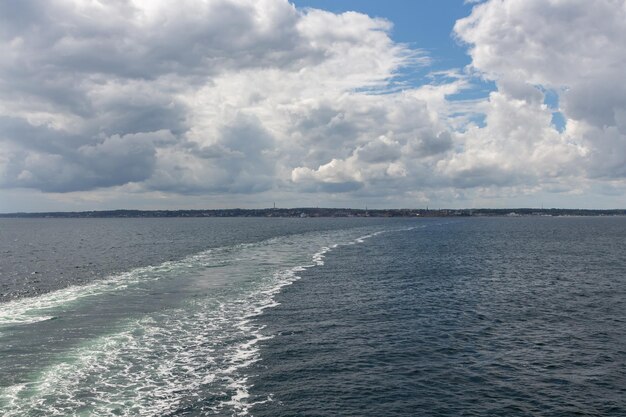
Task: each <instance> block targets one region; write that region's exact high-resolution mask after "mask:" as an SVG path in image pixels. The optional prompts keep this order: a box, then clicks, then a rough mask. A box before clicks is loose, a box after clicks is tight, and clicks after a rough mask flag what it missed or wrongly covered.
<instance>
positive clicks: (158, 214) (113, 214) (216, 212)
mask: <svg viewBox="0 0 626 417" xmlns="http://www.w3.org/2000/svg"><path fill="white" fill-rule="evenodd" d="M624 215H626V210H624V209H611V210H593V209H555V208H551V209H536V208H509V209H488V208H481V209H437V210H429V209H378V210H365V209H350V208H311V207H302V208H264V209H239V208H236V209H212V210H98V211H68V212H61V211H59V212H40V213H0V218H163V217H293V218H305V217H488V216H508V217H521V216H624Z"/></svg>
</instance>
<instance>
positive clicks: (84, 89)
mask: <svg viewBox="0 0 626 417" xmlns="http://www.w3.org/2000/svg"><path fill="white" fill-rule="evenodd" d="M625 21H626V2H624V1H623V0H619V1H618V0H598V1H597V2H594V3H593V5H591V3H589V2H586V1H582V0H581V1H569V2H563V1H557V0H548V1H545V0H489V1H485V2H477V4H476V5H475V6H474V7H473V10H472V12H471V14H470V15H469V16H468V17H466V18H464V19H461V20H459V21H458V22H457V24H456V26H455V27H454V36H455V37H456V38H457V39H458V40H459V42H461V43H462V44H464V45H466V46H467V48H468V52H469V54H470V57H471V60H472V61H471V65H470V66H469V67H468V68H466V69H465V70H464V71H461V70H459V69H451V70H450V71H446V72H445V74H443V75H442V74H436V73H433V74H431V77H430V78H427V79H425V80H424V85H421V86H406V87H405V88H404V89H402V90H397V89H395V88H391V87H392V84H393V82H394V77H395V76H396V75H397V74H398V73H399V72H400V71H402V70H403V69H406V68H409V67H411V66H415V65H418V66H420V65H421V66H427V65H428V64H429V62H430V61H429V60H430V58H429V57H428V56H426V55H425V54H424V53H423V52H422V51H420V50H417V49H411V48H409V47H408V46H407V45H403V44H399V43H396V42H394V41H393V40H392V39H391V37H390V30H391V29H392V22H389V21H387V20H384V19H379V18H373V17H370V16H367V15H364V14H360V13H357V12H347V13H342V14H336V13H330V12H327V11H323V10H316V9H297V8H296V7H295V6H293V5H292V4H290V3H289V2H288V1H287V0H261V1H253V0H207V1H196V0H185V1H182V2H176V3H174V2H168V1H156V0H151V1H148V0H145V1H142V0H128V1H115V2H107V3H99V2H92V1H87V0H58V1H51V2H43V3H42V2H37V1H34V0H25V1H19V2H2V3H0V53H1V54H2V56H3V59H2V60H0V149H1V150H2V152H1V153H0V187H2V188H5V189H8V188H29V189H34V190H39V191H43V192H49V193H67V192H74V191H83V192H85V191H89V190H94V189H99V190H104V189H109V190H113V189H115V187H127V188H129V189H132V190H133V192H134V193H139V194H140V193H146V194H149V193H166V194H187V195H214V194H219V195H226V194H255V193H267V192H269V193H277V194H281V195H294V196H297V195H311V193H320V194H323V195H329V194H332V195H336V194H344V195H353V196H359V195H367V196H378V197H381V198H385V196H405V197H406V199H408V200H409V201H411V199H414V200H415V201H419V202H426V201H428V199H429V197H428V195H431V196H433V198H439V197H437V196H441V195H446V196H449V198H452V199H454V198H465V199H466V201H469V200H471V195H472V193H473V194H480V193H487V191H485V190H489V191H488V192H489V193H492V192H493V190H498V189H499V190H502V193H503V194H507V193H508V194H510V193H513V192H514V191H512V190H515V189H517V190H518V191H519V192H520V193H527V192H537V191H538V190H539V191H541V190H544V191H549V192H552V191H554V192H563V191H567V192H570V191H572V190H573V189H575V188H576V187H580V185H576V184H583V183H584V184H590V183H593V182H594V181H604V179H606V181H608V179H610V181H612V182H611V187H609V188H611V189H615V187H617V188H619V185H615V181H617V182H619V181H622V179H623V178H624V177H625V176H626V168H624V167H625V166H626V136H625V135H626V100H625V99H624V97H626V90H624V88H626V87H624V84H623V83H622V82H621V77H622V76H623V74H622V73H623V68H625V67H626V47H625V46H624V45H626V25H625V24H624V22H625ZM473 77H480V78H483V79H486V80H491V81H494V82H495V86H496V88H495V91H493V92H491V93H490V95H489V96H488V97H487V98H485V99H482V100H468V101H458V100H453V99H451V97H452V96H453V95H455V94H458V93H459V92H462V91H464V90H466V89H470V88H472V78H473ZM442 80H443V81H442ZM548 92H549V93H550V94H553V95H554V96H556V97H557V98H558V105H557V107H554V106H553V105H549V104H546V103H545V101H546V100H545V98H546V94H547V93H548ZM557 112H558V113H560V114H561V115H562V116H563V118H564V120H565V122H566V123H565V126H564V127H563V128H559V127H558V126H555V124H554V121H553V118H554V113H557ZM477 114H481V115H483V116H484V123H477V122H474V121H473V120H475V119H474V118H473V116H475V115H477ZM515 187H517V188H515ZM578 189H579V188H578ZM529 190H530V191H529ZM533 190H534V191H533ZM468 196H470V197H468ZM446 198H448V197H446Z"/></svg>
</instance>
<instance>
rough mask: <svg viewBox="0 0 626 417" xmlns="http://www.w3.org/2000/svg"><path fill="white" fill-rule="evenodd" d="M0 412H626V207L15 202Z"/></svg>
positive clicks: (8, 232) (9, 227)
mask: <svg viewBox="0 0 626 417" xmlns="http://www.w3.org/2000/svg"><path fill="white" fill-rule="evenodd" d="M0 415H2V416H4V417H13V416H15V417H28V416H33V417H35V416H64V417H65V416H213V415H217V416H381V417H386V416H391V417H392V416H626V218H625V217H485V218H474V217H471V218H419V217H416V218H402V219H394V218H388V219H382V218H162V219H161V218H159V219H156V218H109V219H0Z"/></svg>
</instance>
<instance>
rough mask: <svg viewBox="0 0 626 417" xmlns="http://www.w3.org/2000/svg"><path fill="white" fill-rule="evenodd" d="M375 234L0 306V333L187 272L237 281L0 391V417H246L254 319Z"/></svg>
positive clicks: (138, 273) (231, 256)
mask: <svg viewBox="0 0 626 417" xmlns="http://www.w3.org/2000/svg"><path fill="white" fill-rule="evenodd" d="M383 232H385V231H384V230H379V231H375V232H372V233H368V234H365V235H363V234H362V233H359V232H358V230H350V231H341V232H337V231H335V232H323V233H322V232H319V233H312V234H307V235H299V236H292V237H285V238H276V239H272V240H271V241H266V242H264V243H263V244H255V245H239V246H237V247H236V248H234V249H233V248H230V249H228V250H227V251H226V250H224V251H222V252H221V253H219V256H216V253H217V252H220V251H219V250H217V251H215V250H214V251H212V252H211V251H209V252H206V253H202V254H199V255H195V256H194V257H190V258H187V259H185V260H183V261H178V262H167V263H164V264H162V265H159V266H156V267H148V268H140V269H137V270H134V271H131V272H129V273H127V274H121V275H119V276H117V277H114V278H112V279H111V280H109V281H106V282H98V283H94V284H90V285H88V286H83V287H73V288H67V289H64V290H59V291H57V292H55V293H51V294H47V295H44V296H40V297H36V299H24V300H15V301H12V302H10V303H6V304H4V305H0V320H2V319H4V321H3V322H1V321H0V323H5V324H6V323H26V322H27V320H28V319H32V318H36V317H39V318H41V317H44V313H45V312H46V311H49V310H54V309H59V308H61V307H63V306H67V304H68V303H72V302H77V301H79V300H83V299H85V298H86V297H91V296H94V297H96V296H98V295H100V294H103V293H107V294H108V293H110V292H114V291H118V290H121V289H129V290H130V289H132V288H130V287H131V286H132V284H133V283H135V282H140V281H145V280H150V279H163V277H164V276H165V277H170V278H172V279H183V278H181V276H183V275H184V274H183V273H184V271H185V269H187V268H191V269H193V268H198V267H200V266H202V265H207V264H210V263H213V264H218V263H221V265H223V267H222V268H223V269H225V271H226V272H227V273H231V274H239V275H240V276H241V278H240V280H239V281H237V282H236V283H233V284H232V285H230V286H229V285H225V286H224V287H223V288H217V289H215V291H213V292H212V293H210V294H208V295H206V296H203V297H198V298H190V299H189V300H187V302H186V303H185V304H184V306H183V307H181V308H178V309H170V310H167V311H161V312H156V313H150V314H147V315H145V316H144V317H141V318H138V319H137V318H135V319H132V318H129V319H128V320H127V321H126V322H124V323H120V324H119V325H118V327H117V330H116V331H114V332H112V333H111V334H108V335H104V336H101V337H98V338H95V339H92V340H90V341H89V342H87V343H86V344H84V345H82V346H80V347H78V348H72V350H70V351H69V352H67V354H66V355H64V356H63V357H61V358H57V360H56V363H54V364H52V365H49V366H47V367H46V368H45V369H43V370H42V371H41V372H39V373H38V374H37V375H36V376H35V377H33V379H32V380H30V381H29V382H26V383H20V384H15V385H13V386H10V387H8V388H6V389H4V390H2V391H0V412H1V413H0V414H2V415H4V416H6V417H17V416H24V415H50V416H54V415H59V416H79V415H119V416H152V415H163V414H167V413H172V412H175V411H177V410H180V409H185V407H200V411H201V412H206V413H217V414H231V415H232V414H236V415H248V414H249V413H250V409H251V407H252V406H254V403H252V402H251V401H250V388H251V386H250V383H249V375H248V374H247V372H246V371H247V369H248V368H249V367H250V366H251V365H252V364H254V363H255V362H257V361H259V360H261V356H260V355H261V350H260V345H261V342H262V341H264V340H267V339H269V338H272V337H273V335H271V334H267V332H266V330H265V328H264V326H263V325H262V324H261V323H260V321H259V320H258V318H259V316H261V315H263V313H264V311H266V310H267V309H269V308H273V307H276V306H278V305H279V304H278V302H277V301H276V295H277V294H279V293H280V292H281V291H282V290H283V288H284V287H285V286H288V285H291V284H292V283H294V282H295V281H297V280H298V279H300V275H301V272H302V271H305V270H306V269H309V268H314V267H318V266H322V265H324V261H325V257H326V256H327V254H328V253H329V252H331V251H332V250H334V249H336V248H338V247H340V246H342V245H355V244H360V243H363V242H364V241H365V240H367V239H369V238H371V237H374V236H376V235H379V234H380V233H383ZM314 248H315V249H314ZM305 253H309V254H310V255H308V256H306V255H304V254H305ZM294 265H295V266H294ZM229 271H230V272H229ZM242 271H243V272H242ZM235 284H236V285H235ZM198 402H200V403H201V405H198Z"/></svg>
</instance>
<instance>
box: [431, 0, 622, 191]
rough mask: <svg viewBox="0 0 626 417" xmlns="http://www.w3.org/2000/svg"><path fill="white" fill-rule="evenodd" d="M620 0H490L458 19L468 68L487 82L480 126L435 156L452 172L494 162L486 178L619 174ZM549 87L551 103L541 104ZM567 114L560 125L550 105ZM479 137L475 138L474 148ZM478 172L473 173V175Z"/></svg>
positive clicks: (516, 179) (486, 167) (514, 179)
mask: <svg viewBox="0 0 626 417" xmlns="http://www.w3.org/2000/svg"><path fill="white" fill-rule="evenodd" d="M624 22H626V2H624V1H623V0H603V1H594V2H587V1H582V0H581V1H567V2H564V1H557V0H549V1H542V0H530V1H526V0H524V1H521V0H507V1H501V0H491V1H488V2H486V3H483V4H480V5H478V6H476V7H475V8H474V9H473V11H472V14H471V15H470V16H468V17H467V18H465V19H461V20H459V21H458V22H457V23H456V26H455V32H456V35H457V36H458V38H459V39H460V40H461V41H463V42H465V43H467V44H468V45H469V53H470V56H471V58H472V64H471V65H472V68H473V70H475V71H477V72H478V73H480V74H481V75H482V76H484V77H486V78H488V79H491V80H494V81H495V82H496V85H497V89H498V91H497V92H494V93H492V94H491V95H490V97H489V100H488V102H487V104H486V106H485V108H484V111H485V113H486V116H487V119H486V126H485V127H484V128H477V127H474V128H470V129H469V130H468V132H467V133H465V134H464V135H462V136H463V142H464V144H465V149H464V152H462V153H460V154H458V155H455V156H454V157H453V159H452V160H450V161H448V162H446V163H442V166H443V167H444V169H445V170H447V171H448V172H450V174H451V175H453V176H454V175H455V176H459V177H464V178H467V173H468V172H471V170H472V169H474V170H478V171H479V172H483V171H489V167H492V168H493V170H492V172H493V176H492V177H493V181H494V183H495V182H497V181H500V180H501V178H503V176H504V177H506V176H508V177H509V178H510V181H511V182H517V183H528V182H529V181H530V182H535V183H541V182H542V181H550V179H555V178H561V179H564V180H566V179H567V177H571V176H577V177H580V178H586V177H588V178H596V177H624V175H625V174H626V171H625V170H624V169H623V167H624V166H625V165H626V152H625V151H626V148H625V146H626V136H625V134H626V129H625V128H626V126H625V125H624V119H623V117H622V116H621V115H623V114H625V109H626V100H625V99H624V97H626V90H624V88H625V87H624V83H623V82H622V78H623V71H624V68H626V24H625V23H624ZM546 90H549V91H552V92H554V93H555V94H556V96H557V97H558V102H559V106H558V108H557V109H551V108H549V107H548V106H547V105H546V104H544V93H545V91H546ZM556 111H558V112H560V113H561V114H562V116H563V117H564V118H565V122H566V124H565V129H564V131H563V132H559V131H558V130H557V129H556V127H555V126H554V125H553V123H552V113H553V112H556ZM481 145H482V146H481ZM477 180H478V178H477Z"/></svg>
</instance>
